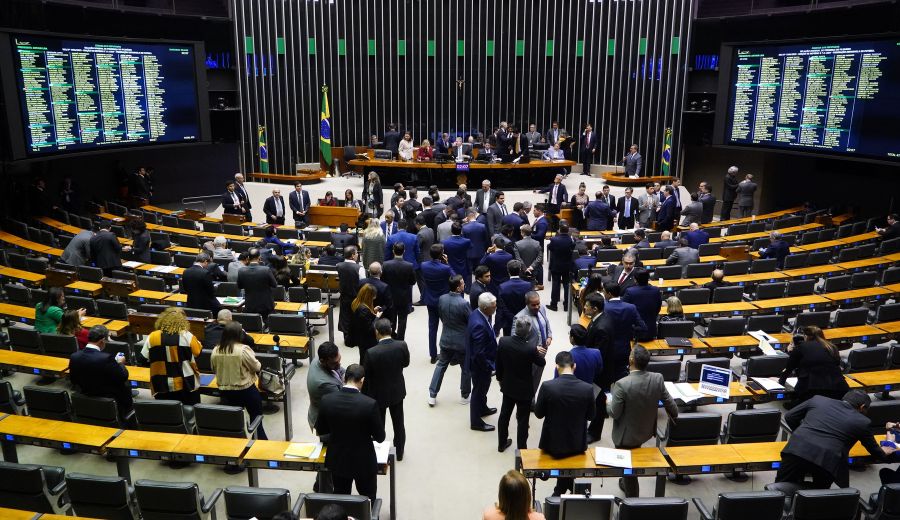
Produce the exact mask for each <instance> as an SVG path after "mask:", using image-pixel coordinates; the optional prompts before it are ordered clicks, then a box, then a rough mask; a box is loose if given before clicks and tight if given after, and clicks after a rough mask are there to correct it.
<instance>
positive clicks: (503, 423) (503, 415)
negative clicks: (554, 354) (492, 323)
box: [497, 293, 547, 453]
mask: <svg viewBox="0 0 900 520" xmlns="http://www.w3.org/2000/svg"><path fill="white" fill-rule="evenodd" d="M535 294H536V293H535ZM531 327H532V320H531V319H529V318H528V317H525V316H520V317H517V318H516V321H515V323H514V324H513V335H512V336H504V337H502V338H500V341H499V343H498V346H497V382H499V383H500V392H501V393H502V394H503V403H502V404H501V406H500V418H499V419H498V420H497V439H498V444H497V451H499V452H501V453H502V452H504V451H506V448H509V447H510V446H511V445H512V440H511V439H510V438H509V419H510V417H511V416H512V412H513V407H515V409H516V447H517V448H518V449H520V450H523V449H525V448H527V447H528V446H527V445H528V419H529V418H530V416H531V401H532V400H533V399H534V391H535V385H534V382H533V377H532V369H533V367H536V366H537V367H541V369H543V367H544V365H545V364H546V363H547V362H546V360H545V359H544V355H545V354H546V353H547V349H545V348H543V347H541V346H537V347H535V346H534V345H532V344H531V343H530V342H529V341H528V340H527V338H528V336H529V335H530V333H531Z"/></svg>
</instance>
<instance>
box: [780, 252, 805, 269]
mask: <svg viewBox="0 0 900 520" xmlns="http://www.w3.org/2000/svg"><path fill="white" fill-rule="evenodd" d="M808 260H809V253H793V254H790V255H787V256H786V257H784V268H785V269H800V268H803V267H806V262H807V261H808Z"/></svg>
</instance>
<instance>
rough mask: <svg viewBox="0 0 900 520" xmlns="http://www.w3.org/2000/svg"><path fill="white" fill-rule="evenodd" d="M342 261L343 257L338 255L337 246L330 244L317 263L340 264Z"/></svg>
mask: <svg viewBox="0 0 900 520" xmlns="http://www.w3.org/2000/svg"><path fill="white" fill-rule="evenodd" d="M342 261H343V258H341V257H339V256H338V255H337V248H336V247H334V244H328V245H327V246H325V250H324V251H323V252H322V254H321V255H320V256H319V261H318V262H316V263H317V264H318V265H338V264H339V263H341V262H342Z"/></svg>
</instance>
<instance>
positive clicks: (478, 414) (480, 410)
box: [466, 292, 497, 432]
mask: <svg viewBox="0 0 900 520" xmlns="http://www.w3.org/2000/svg"><path fill="white" fill-rule="evenodd" d="M496 310H497V298H496V297H495V296H494V295H493V294H491V293H489V292H486V293H481V296H479V297H478V310H477V311H474V312H473V313H472V314H470V315H469V323H468V327H467V331H466V367H467V368H468V369H469V374H470V375H471V376H472V394H471V401H470V402H469V427H470V428H471V429H473V430H476V431H482V432H491V431H494V425H492V424H487V423H486V422H484V419H483V417H487V416H489V415H493V414H495V413H497V409H496V408H489V407H488V405H487V393H488V390H489V389H490V386H491V374H492V373H493V372H494V362H495V360H496V358H497V337H496V336H495V335H494V329H493V327H492V326H491V317H492V316H493V315H494V312H495V311H496Z"/></svg>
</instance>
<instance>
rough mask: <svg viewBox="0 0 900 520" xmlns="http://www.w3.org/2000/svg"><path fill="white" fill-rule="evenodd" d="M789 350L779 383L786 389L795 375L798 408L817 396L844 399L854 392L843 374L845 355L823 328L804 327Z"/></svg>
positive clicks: (796, 333)
mask: <svg viewBox="0 0 900 520" xmlns="http://www.w3.org/2000/svg"><path fill="white" fill-rule="evenodd" d="M787 350H788V362H787V366H786V367H785V368H784V372H782V373H781V377H780V378H779V381H780V382H781V384H782V385H784V383H785V382H786V381H787V378H788V377H790V376H791V375H792V374H793V375H794V376H796V377H797V384H796V385H795V386H794V396H795V397H794V402H793V403H792V404H793V405H794V406H796V405H798V404H800V403H802V402H803V401H806V400H807V399H809V398H811V397H813V396H815V395H822V396H825V397H830V398H832V399H841V398H842V397H843V396H844V394H846V393H847V392H848V391H849V390H850V388H849V386H848V385H847V380H846V379H844V374H843V373H842V372H841V355H840V353H839V352H838V349H837V347H835V346H834V345H833V344H832V343H831V342H830V341H828V340H827V339H825V333H823V332H822V329H820V328H819V327H816V326H813V325H810V326H807V327H800V329H799V330H798V331H797V332H795V333H794V340H793V341H792V342H791V344H790V345H789V346H788V349H787Z"/></svg>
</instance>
